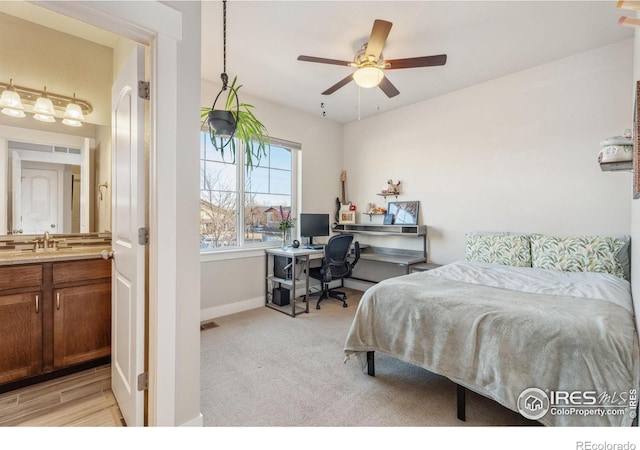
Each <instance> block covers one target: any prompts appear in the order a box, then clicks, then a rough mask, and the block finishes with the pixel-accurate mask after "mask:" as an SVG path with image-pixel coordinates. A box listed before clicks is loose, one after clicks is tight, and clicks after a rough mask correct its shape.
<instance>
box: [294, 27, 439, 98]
mask: <svg viewBox="0 0 640 450" xmlns="http://www.w3.org/2000/svg"><path fill="white" fill-rule="evenodd" d="M391 26H392V23H391V22H387V21H386V20H380V19H377V20H375V21H374V22H373V28H372V29H371V36H369V41H368V42H366V43H365V44H363V45H362V48H361V49H360V51H359V52H358V53H357V54H356V56H355V58H354V60H353V62H351V61H341V60H338V59H327V58H317V57H315V56H305V55H300V56H298V61H307V62H316V63H322V64H334V65H337V66H347V67H354V68H356V71H355V72H353V73H352V74H350V75H348V76H347V77H345V78H343V79H342V80H340V81H338V82H337V83H336V84H334V85H333V86H331V87H330V88H329V89H327V90H326V91H324V92H323V93H322V95H330V94H333V93H334V92H335V91H337V90H338V89H340V88H341V87H343V86H345V85H347V84H348V83H349V82H350V81H351V80H354V81H355V82H356V84H358V86H360V87H364V88H372V87H375V86H379V87H380V89H381V90H382V92H384V93H385V94H386V95H387V97H389V98H391V97H395V96H396V95H398V94H399V93H400V91H398V89H396V87H395V86H394V85H393V84H392V83H391V81H389V79H388V78H387V77H386V76H385V75H384V72H383V71H384V70H394V69H411V68H414V67H430V66H443V65H444V64H445V63H446V62H447V55H433V56H419V57H416V58H404V59H388V60H384V59H383V57H382V49H383V48H384V46H385V44H386V42H387V37H388V36H389V32H390V31H391Z"/></svg>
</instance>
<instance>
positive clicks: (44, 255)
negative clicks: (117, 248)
mask: <svg viewBox="0 0 640 450" xmlns="http://www.w3.org/2000/svg"><path fill="white" fill-rule="evenodd" d="M105 250H106V251H107V252H110V251H111V247H110V246H92V247H76V248H64V249H60V250H56V251H53V252H33V251H29V252H0V266H8V265H15V264H37V263H44V262H53V261H74V260H82V259H99V258H102V252H103V251H105Z"/></svg>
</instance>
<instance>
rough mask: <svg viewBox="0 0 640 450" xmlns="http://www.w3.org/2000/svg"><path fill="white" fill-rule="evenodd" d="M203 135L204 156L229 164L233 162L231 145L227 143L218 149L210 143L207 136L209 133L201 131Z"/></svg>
mask: <svg viewBox="0 0 640 450" xmlns="http://www.w3.org/2000/svg"><path fill="white" fill-rule="evenodd" d="M203 134H204V135H205V140H204V144H205V155H206V156H205V158H206V159H208V160H209V161H219V162H223V161H224V162H226V163H229V164H233V145H232V143H229V144H228V145H227V146H226V147H224V148H223V149H222V150H218V149H216V148H215V147H214V145H213V144H212V143H211V139H210V138H209V133H203ZM223 153H224V159H223V158H222V154H223Z"/></svg>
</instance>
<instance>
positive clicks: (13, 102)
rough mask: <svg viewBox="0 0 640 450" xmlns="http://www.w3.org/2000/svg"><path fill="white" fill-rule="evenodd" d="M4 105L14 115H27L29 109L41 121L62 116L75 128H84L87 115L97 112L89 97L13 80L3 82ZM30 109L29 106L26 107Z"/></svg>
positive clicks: (1, 101) (1, 102) (0, 103)
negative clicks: (55, 92) (16, 84)
mask: <svg viewBox="0 0 640 450" xmlns="http://www.w3.org/2000/svg"><path fill="white" fill-rule="evenodd" d="M2 89H4V92H2V97H1V98H0V108H2V113H3V114H6V115H8V116H11V117H25V109H26V112H28V113H29V112H30V113H33V118H34V119H36V120H39V121H41V122H55V121H56V119H55V117H56V116H58V117H62V118H63V120H62V123H63V124H65V125H68V126H71V127H81V126H82V122H83V121H84V120H85V115H87V114H90V113H91V112H92V111H93V107H92V106H91V104H90V103H89V102H87V101H85V100H80V99H77V98H76V94H75V93H74V94H73V97H67V96H65V95H60V94H54V93H52V92H47V88H46V86H45V88H44V91H39V90H36V89H31V88H27V87H22V86H14V85H13V79H11V80H10V81H9V84H6V83H2V82H0V90H2ZM23 103H24V105H26V106H27V108H25V106H23Z"/></svg>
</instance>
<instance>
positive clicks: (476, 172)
mask: <svg viewBox="0 0 640 450" xmlns="http://www.w3.org/2000/svg"><path fill="white" fill-rule="evenodd" d="M632 56H633V42H632V41H631V40H628V41H625V42H621V43H618V44H614V45H610V46H607V47H603V48H600V49H596V50H593V51H589V52H586V53H583V54H578V55H574V56H572V57H569V58H565V59H562V60H559V61H556V62H553V63H550V64H545V65H542V66H539V67H535V68H533V69H529V70H526V71H523V72H519V73H515V74H512V75H509V76H505V77H503V78H499V79H495V80H492V81H489V82H486V83H482V84H479V85H476V86H472V87H470V88H467V89H464V90H460V91H457V92H453V93H451V94H447V95H444V96H441V97H439V98H435V99H432V100H430V101H425V102H422V103H418V104H415V105H412V106H409V107H406V108H403V109H399V110H396V111H392V112H389V113H386V114H381V115H379V116H375V117H373V118H370V119H366V120H362V121H359V122H353V123H350V124H347V125H346V126H345V132H344V134H345V139H344V162H345V164H344V166H345V169H346V170H347V173H348V180H349V181H348V184H349V192H350V198H349V200H351V201H353V202H354V203H355V204H356V205H358V207H359V209H362V208H364V207H366V204H367V203H369V202H374V203H375V202H377V203H383V202H380V201H379V199H380V197H376V195H375V194H376V192H379V191H380V187H381V186H382V185H384V183H385V182H386V180H387V179H388V178H392V179H393V180H394V181H396V180H400V181H401V192H402V195H401V196H400V197H399V198H398V200H419V201H420V206H421V222H420V223H424V224H426V225H428V227H429V244H428V247H429V250H430V255H429V259H430V261H433V262H436V263H449V262H452V261H454V260H458V259H463V258H464V244H465V242H464V235H465V233H466V232H468V231H473V230H483V231H489V230H500V231H517V232H528V233H530V232H540V233H549V234H560V235H580V234H608V233H621V234H622V233H624V234H628V233H629V223H630V213H631V212H630V205H629V197H630V195H631V174H630V173H626V172H625V173H603V172H601V170H600V168H599V166H598V164H597V154H598V151H599V149H600V147H599V143H600V141H601V140H602V139H604V138H607V137H610V136H615V135H620V134H622V133H623V131H624V129H625V128H631V127H632V115H631V111H632V107H633V92H632V90H631V88H630V86H631V73H632ZM363 95H366V93H363ZM403 95H406V94H403ZM305 175H306V174H305ZM365 220H366V221H368V220H369V219H368V217H366V218H365Z"/></svg>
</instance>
